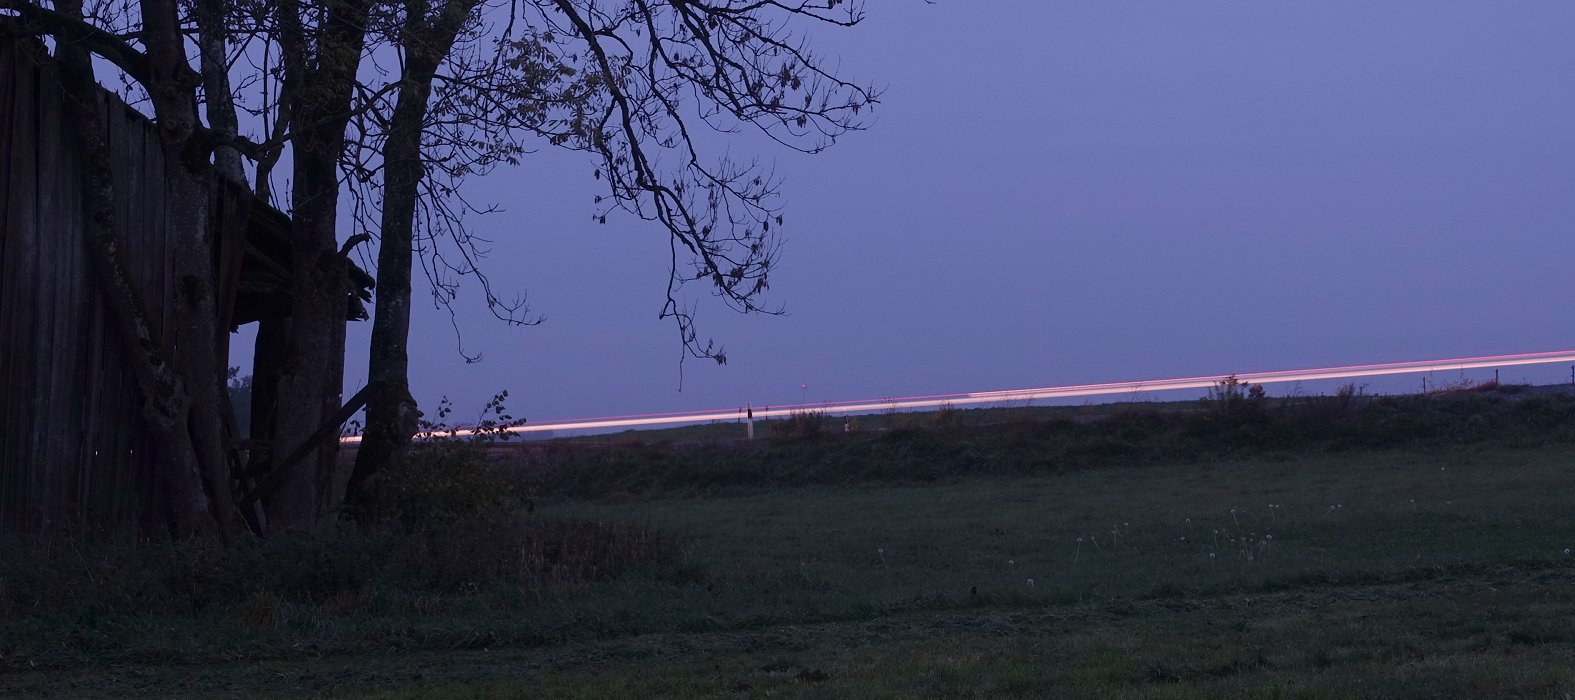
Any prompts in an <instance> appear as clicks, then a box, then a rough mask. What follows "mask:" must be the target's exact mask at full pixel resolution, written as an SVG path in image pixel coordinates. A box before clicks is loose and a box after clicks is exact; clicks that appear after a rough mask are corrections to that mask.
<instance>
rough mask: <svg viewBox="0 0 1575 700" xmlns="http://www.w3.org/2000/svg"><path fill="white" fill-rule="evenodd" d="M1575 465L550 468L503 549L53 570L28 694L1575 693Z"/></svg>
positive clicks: (1205, 448) (1525, 429)
mask: <svg viewBox="0 0 1575 700" xmlns="http://www.w3.org/2000/svg"><path fill="white" fill-rule="evenodd" d="M950 420H952V419H942V422H946V421H950ZM1572 456H1575V401H1572V400H1570V399H1567V398H1563V397H1532V398H1529V399H1521V398H1515V397H1504V396H1496V395H1473V396H1447V397H1431V398H1406V399H1392V400H1380V401H1372V402H1366V401H1360V400H1357V401H1343V402H1342V401H1339V400H1337V399H1333V398H1330V399H1325V400H1318V401H1307V402H1304V403H1302V404H1298V405H1293V406H1291V405H1282V406H1276V407H1263V406H1256V405H1253V404H1250V403H1243V404H1240V405H1235V406H1225V405H1216V406H1212V407H1210V408H1208V409H1206V410H1203V411H1200V412H1195V413H1168V414H1166V413H1156V412H1142V413H1132V414H1122V415H1119V416H1116V417H1113V418H1111V419H1109V420H1104V421H1094V422H1086V423H1084V422H1077V421H1071V420H1049V421H1044V420H1040V421H1023V422H1019V423H1015V424H1007V425H1000V426H995V427H978V428H972V427H961V428H959V427H946V426H939V427H926V428H916V429H911V430H904V431H894V432H888V433H884V434H878V435H869V434H852V435H843V434H840V433H833V434H829V435H818V436H814V435H812V436H805V437H798V438H792V439H778V440H773V441H765V442H757V443H756V444H749V445H738V444H718V445H688V446H681V447H675V446H662V445H652V444H645V445H629V444H624V445H614V446H609V447H605V448H593V449H580V448H577V449H567V448H564V449H533V450H531V451H528V452H526V453H525V456H524V457H522V459H526V460H528V461H529V464H528V465H502V472H503V474H504V475H505V476H506V477H507V478H509V479H510V480H511V481H512V482H513V483H514V485H515V487H516V490H517V491H519V492H532V496H531V497H532V498H533V500H534V503H535V508H534V513H530V514H524V513H513V514H510V515H508V516H506V518H505V520H502V521H495V522H497V523H499V524H497V525H494V526H493V527H494V528H502V529H493V530H486V529H482V530H467V529H466V528H469V527H471V526H470V525H467V524H464V523H460V524H456V525H452V526H448V527H445V528H437V529H433V528H426V529H425V530H421V532H422V533H424V534H411V533H408V532H407V533H395V532H393V531H389V532H388V533H385V534H382V535H370V534H367V533H340V534H339V535H337V536H336V537H335V538H324V539H319V540H317V541H315V542H312V543H302V542H294V543H288V542H279V543H265V544H263V545H258V547H256V548H243V550H242V551H243V552H244V553H246V554H245V555H244V556H242V555H237V554H218V553H213V552H202V553H190V552H187V553H184V554H181V555H180V556H166V555H153V556H152V557H151V559H152V560H154V563H152V564H149V563H146V561H145V560H147V559H148V558H149V556H148V555H150V554H153V553H152V552H150V551H144V552H142V556H141V557H138V558H136V560H135V561H133V560H132V559H129V558H128V559H123V560H120V563H119V564H117V566H119V567H120V568H119V570H117V571H114V572H107V571H104V570H102V569H95V568H94V567H96V566H100V565H101V564H104V563H105V562H106V561H109V560H110V559H113V558H114V556H115V555H112V554H106V553H104V552H105V550H93V551H94V552H95V553H94V554H91V555H89V554H83V553H81V552H77V553H75V554H73V553H70V552H62V551H59V550H56V551H54V552H51V553H48V555H47V556H45V555H43V554H39V553H38V552H37V550H30V551H31V552H32V553H31V554H28V556H32V557H34V559H35V562H37V565H35V566H34V567H33V569H32V570H30V571H24V570H21V568H20V567H18V566H15V565H12V564H0V580H3V583H0V601H4V607H0V623H3V627H0V654H3V656H0V669H3V673H0V694H5V693H18V694H23V693H32V692H36V691H41V690H51V691H54V692H58V693H64V694H67V695H70V694H80V695H98V694H102V693H104V692H113V691H117V690H120V691H130V692H139V691H140V692H153V693H156V694H168V693H173V692H188V693H194V694H209V693H213V692H221V691H230V692H235V693H237V694H251V693H259V694H273V693H279V694H292V693H300V692H303V691H304V692H308V693H324V694H339V693H349V694H355V693H362V692H364V693H369V694H372V695H379V694H384V693H389V692H395V693H403V694H406V695H412V696H425V695H437V696H452V697H478V696H479V697H509V696H513V695H516V694H521V693H526V692H529V693H544V694H562V695H581V696H585V697H603V696H613V695H630V694H634V695H644V694H651V693H665V694H669V695H680V696H682V695H707V694H715V695H726V694H732V693H749V694H759V693H767V692H771V693H779V694H803V695H810V696H815V695H821V696H848V695H877V696H878V695H889V696H908V695H943V694H952V695H958V694H960V695H984V696H1034V695H1044V694H1051V693H1082V694H1112V693H1122V694H1127V695H1131V696H1136V697H1148V696H1165V697H1169V696H1188V695H1192V696H1200V697H1212V696H1218V695H1222V694H1223V695H1230V694H1253V695H1281V696H1287V697H1301V696H1310V697H1321V696H1341V695H1351V694H1360V695H1383V696H1391V697H1393V696H1417V697H1421V696H1437V695H1440V694H1444V695H1471V694H1476V695H1480V694H1484V693H1488V692H1492V693H1494V694H1519V695H1526V696H1550V695H1551V696H1559V695H1561V694H1565V693H1569V692H1575V670H1572V669H1575V627H1571V626H1570V625H1569V624H1567V621H1568V620H1570V619H1575V585H1572V584H1575V557H1572V556H1571V555H1570V554H1569V553H1568V551H1567V550H1568V549H1569V548H1575V497H1572V496H1571V494H1572V493H1575V491H1572V489H1571V487H1572V486H1575V469H1571V465H1570V458H1571V457H1572ZM461 491H462V492H463V490H461ZM450 496H452V494H450ZM584 523H619V524H622V525H617V526H597V527H592V526H590V525H585V524H584ZM455 533H469V534H455ZM520 542H524V546H521V545H520ZM456 543H458V544H461V545H465V546H464V547H457V546H456ZM598 543H601V544H598ZM609 543H610V544H609ZM269 547H273V548H275V549H272V550H270V549H268V548H269ZM402 547H413V548H416V551H414V552H412V551H408V550H407V551H400V550H401V548H402ZM466 547H468V549H467V548H466ZM15 551H18V552H20V551H21V550H15ZM159 551H161V552H165V551H167V552H174V553H181V552H183V551H184V550H181V549H179V548H176V549H167V548H166V549H164V550H159ZM303 552H305V553H314V552H315V553H316V555H315V557H316V558H315V559H313V557H311V556H307V557H302V556H301V553H303ZM292 553H294V559H293V560H289V559H287V557H289V556H291V555H292ZM347 555H348V561H347ZM18 556H20V554H19V555H18ZM245 557H250V558H249V559H248V558H245ZM477 558H490V560H489V561H487V562H484V563H477V562H476V561H474V560H475V559H477ZM7 561H19V560H17V559H15V558H14V557H11V558H8V559H7ZM265 562H267V563H265ZM248 569H259V570H267V571H271V572H272V573H270V574H269V575H266V576H260V577H257V579H258V580H257V581H249V580H248V578H247V574H246V572H247V570H248ZM95 574H96V575H97V576H98V577H99V578H97V579H94V578H93V577H94V575H95ZM107 575H108V576H113V577H118V578H120V579H122V580H123V583H121V584H109V583H106V582H105V581H104V577H105V576H107ZM193 575H206V576H208V577H209V580H208V581H207V582H206V583H203V584H200V585H198V584H188V583H186V581H187V580H188V579H189V577H191V576H193ZM29 577H31V578H29ZM43 585H47V586H50V588H49V590H47V591H46V590H43V589H35V588H32V587H35V586H43ZM73 586H74V587H76V588H75V589H74V590H73V589H72V588H71V587H73ZM22 587H28V588H22ZM199 589H200V590H202V591H204V592H201V593H199V592H198V591H199ZM114 590H123V591H128V590H129V591H130V592H126V593H122V594H121V596H120V597H119V598H116V597H115V594H113V593H110V591H114ZM196 597H202V598H204V599H203V600H197V599H195V598H196Z"/></svg>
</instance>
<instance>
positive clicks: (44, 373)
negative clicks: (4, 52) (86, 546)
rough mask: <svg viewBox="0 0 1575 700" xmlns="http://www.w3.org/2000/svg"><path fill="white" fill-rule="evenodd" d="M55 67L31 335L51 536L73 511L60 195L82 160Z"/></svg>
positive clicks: (46, 75)
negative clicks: (59, 436)
mask: <svg viewBox="0 0 1575 700" xmlns="http://www.w3.org/2000/svg"><path fill="white" fill-rule="evenodd" d="M53 69H54V66H53V64H45V65H43V66H41V69H40V71H39V74H40V75H39V81H38V86H39V97H38V125H39V135H38V159H39V160H38V164H39V170H38V190H37V192H38V215H39V220H38V229H37V232H38V261H39V268H38V273H39V274H38V278H37V283H38V304H37V306H36V307H35V311H36V315H37V319H38V320H37V325H36V326H35V328H36V330H35V331H34V333H33V353H34V355H33V378H34V381H35V382H37V384H36V386H37V387H38V388H37V392H36V393H35V395H34V401H35V408H34V410H33V411H32V419H33V420H32V422H33V425H32V429H31V431H30V432H31V435H32V438H31V439H32V441H33V449H32V452H33V460H34V475H35V476H34V479H35V481H34V482H33V489H32V491H33V495H32V500H33V503H34V505H35V507H37V508H38V518H39V520H38V526H39V527H40V528H41V529H42V530H44V531H48V530H52V529H54V528H56V527H59V526H61V525H64V524H65V523H63V522H61V519H62V517H61V516H62V514H63V513H65V512H66V511H68V510H69V508H68V507H67V504H66V503H65V499H64V494H62V493H61V486H62V483H63V481H64V479H63V477H62V475H61V473H62V472H63V471H64V470H65V469H66V465H65V464H64V463H63V462H64V454H63V453H62V450H61V446H60V444H59V442H58V441H57V440H56V439H55V425H57V424H58V422H59V421H60V420H62V418H63V412H62V410H61V409H62V407H63V406H64V404H65V403H66V402H67V397H64V396H61V393H60V390H61V385H62V384H63V381H62V378H61V370H62V368H61V363H60V361H59V358H60V356H61V354H62V353H66V352H69V351H68V350H67V349H66V348H65V347H63V346H64V345H65V337H64V331H65V330H66V327H67V326H68V325H69V319H67V318H66V314H67V313H69V310H68V309H67V308H66V306H65V301H66V299H65V295H64V294H63V289H62V286H63V284H64V282H65V280H64V279H63V278H65V277H66V276H67V275H66V274H65V269H66V266H67V265H68V264H69V256H68V253H67V252H66V248H67V246H66V245H64V244H65V241H66V238H67V237H68V236H69V235H70V233H69V232H68V231H67V230H66V227H67V225H68V221H69V218H68V217H67V216H66V212H65V196H64V193H63V192H62V187H63V185H64V177H63V175H66V174H67V173H69V172H70V170H71V169H72V161H73V160H80V159H76V158H74V157H73V154H72V153H70V152H68V151H67V150H66V148H65V129H64V128H62V127H63V122H64V118H65V114H64V112H63V111H62V108H63V107H64V104H63V100H64V95H63V94H62V91H61V88H60V82H59V74H58V73H57V72H56V71H55V70H53Z"/></svg>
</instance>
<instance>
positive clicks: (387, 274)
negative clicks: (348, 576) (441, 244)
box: [345, 0, 477, 515]
mask: <svg viewBox="0 0 1575 700" xmlns="http://www.w3.org/2000/svg"><path fill="white" fill-rule="evenodd" d="M476 7H477V0H450V1H449V2H448V3H446V4H445V5H444V6H443V9H442V11H441V12H439V13H438V16H437V18H436V20H435V21H434V22H433V23H432V24H431V25H430V26H428V25H427V22H426V19H425V15H426V5H425V3H424V2H419V1H417V0H412V1H411V2H408V3H407V4H406V15H407V22H406V31H405V33H404V35H403V37H404V40H405V42H406V46H405V73H404V75H403V76H401V77H402V82H401V84H400V87H399V100H398V102H397V103H396V104H395V106H394V114H393V117H392V119H391V120H390V122H389V133H388V140H387V141H385V142H384V144H383V173H384V175H383V220H382V222H381V223H382V231H381V233H382V242H381V245H380V246H379V247H378V253H377V303H376V304H375V305H374V306H375V308H376V315H375V316H374V317H373V320H372V338H371V342H370V348H369V352H368V367H367V386H368V387H369V388H371V389H372V391H371V396H370V398H369V400H368V401H367V406H366V431H365V433H364V434H363V435H362V437H361V446H360V449H359V450H358V451H357V452H356V461H355V471H354V472H352V473H351V475H350V483H349V486H348V488H346V493H345V501H346V502H347V504H348V505H349V506H350V507H351V508H352V509H353V512H356V513H357V514H358V515H365V514H366V511H367V508H368V507H369V506H370V501H371V496H372V492H373V491H374V490H375V488H374V479H375V477H376V476H377V474H378V472H379V471H382V470H384V469H389V468H397V467H398V465H400V464H401V463H403V462H404V459H405V455H406V453H407V452H408V451H409V449H410V438H411V435H412V434H414V433H415V431H416V428H417V423H418V421H419V418H420V412H419V411H418V410H417V408H416V400H415V398H414V397H413V396H411V394H410V354H409V339H410V274H411V265H412V263H413V260H412V255H413V246H414V239H415V209H416V199H417V197H419V196H420V185H421V178H422V177H424V176H425V174H426V168H425V165H424V164H423V162H422V159H421V136H422V134H423V132H424V129H425V121H426V115H427V100H428V99H429V98H430V96H431V94H432V80H433V75H434V74H435V73H436V72H437V69H438V66H439V65H441V64H442V62H443V60H444V58H445V57H446V56H447V55H448V53H449V51H450V50H451V49H452V47H453V45H454V39H455V37H456V36H458V33H459V31H460V29H461V28H463V27H464V24H465V21H466V19H467V18H468V17H469V16H470V13H471V12H472V11H474V10H475V8H476Z"/></svg>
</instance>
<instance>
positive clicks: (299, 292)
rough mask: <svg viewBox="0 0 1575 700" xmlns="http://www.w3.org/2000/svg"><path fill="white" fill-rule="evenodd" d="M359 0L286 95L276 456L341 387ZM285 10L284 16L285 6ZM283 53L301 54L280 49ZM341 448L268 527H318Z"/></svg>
mask: <svg viewBox="0 0 1575 700" xmlns="http://www.w3.org/2000/svg"><path fill="white" fill-rule="evenodd" d="M367 9H368V4H367V1H366V0H342V1H341V2H337V3H333V4H331V6H330V10H329V13H328V17H327V19H326V20H325V21H324V26H323V28H322V30H321V37H320V39H319V43H318V46H317V52H316V58H317V61H316V65H315V66H314V67H313V68H312V69H311V70H308V71H305V72H304V73H299V74H297V76H296V78H295V79H296V84H293V85H290V86H288V87H287V89H286V90H287V92H288V93H289V94H290V99H291V103H292V104H291V107H290V114H291V119H292V121H293V127H294V132H295V140H294V144H295V149H294V153H293V163H292V165H293V172H294V181H293V183H292V185H293V189H292V192H291V201H292V203H293V209H292V212H291V214H292V216H293V221H292V223H291V227H290V243H291V248H292V250H291V255H292V269H291V284H290V293H291V298H292V303H291V318H290V339H289V342H288V343H287V344H286V347H285V353H284V361H283V364H282V367H281V372H280V381H279V393H278V406H277V408H276V410H275V414H274V435H273V440H272V443H273V453H274V454H275V455H282V454H288V453H290V452H293V451H294V450H295V449H297V448H298V447H300V446H302V445H305V444H306V442H307V441H308V440H309V439H310V438H311V436H312V434H313V433H315V432H317V429H318V428H320V427H322V425H323V424H324V423H325V422H327V421H328V419H329V418H330V417H331V416H333V415H334V413H335V412H337V411H338V409H339V407H340V392H341V391H342V388H343V383H344V334H345V310H346V296H345V295H346V294H347V293H348V292H349V281H348V276H347V275H346V273H345V265H346V261H345V259H344V258H343V257H342V256H341V255H339V250H338V247H337V240H338V237H337V235H336V225H337V223H338V214H339V170H338V165H339V158H340V156H341V154H342V153H343V152H344V149H345V130H346V127H347V125H348V123H349V113H350V107H351V96H352V95H353V88H354V86H355V78H356V70H357V68H358V67H359V65H360V59H361V51H362V48H363V47H364V44H365V40H366V23H367ZM283 11H285V12H289V11H290V10H289V9H288V8H286V9H284V10H283ZM283 48H284V50H285V51H291V50H292V49H294V50H303V49H304V47H300V46H297V47H283ZM337 449H338V443H337V442H336V441H333V440H326V441H323V444H322V445H320V446H318V447H316V448H314V450H313V453H312V454H311V455H310V456H308V457H307V458H306V459H305V460H303V461H302V463H301V464H299V465H296V466H295V467H294V468H293V469H291V471H290V472H289V473H288V474H287V475H286V476H285V479H284V481H283V482H282V483H281V484H280V486H279V488H278V489H276V490H275V491H274V492H273V494H271V495H270V497H269V499H268V504H267V509H268V520H269V527H271V528H274V529H308V528H311V527H313V526H315V525H316V523H317V517H318V514H319V510H320V508H322V507H323V505H324V503H325V501H326V496H327V494H322V493H321V491H322V488H321V487H322V485H323V484H324V483H331V482H332V476H333V473H334V467H335V454H336V452H337Z"/></svg>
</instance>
